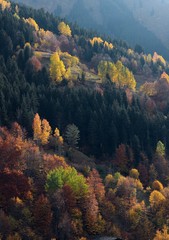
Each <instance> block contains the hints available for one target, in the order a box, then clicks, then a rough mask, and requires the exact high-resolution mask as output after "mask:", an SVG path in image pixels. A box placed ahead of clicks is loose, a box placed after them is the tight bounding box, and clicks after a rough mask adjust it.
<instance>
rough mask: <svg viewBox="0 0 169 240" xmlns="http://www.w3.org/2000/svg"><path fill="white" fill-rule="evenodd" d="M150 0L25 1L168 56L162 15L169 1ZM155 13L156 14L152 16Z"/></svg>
mask: <svg viewBox="0 0 169 240" xmlns="http://www.w3.org/2000/svg"><path fill="white" fill-rule="evenodd" d="M149 2H150V1H142V0H137V1H134V2H133V1H126V0H125V1H123V0H121V1H118V0H92V1H84V0H80V1H79V0H71V1H67V0H62V1H60V0H57V1H53V0H50V1H38V0H36V1H31V0H29V1H26V2H25V1H23V3H24V4H29V5H30V6H34V7H36V8H41V7H43V8H44V9H46V10H48V11H50V12H53V13H55V14H56V15H57V16H61V17H66V18H67V19H68V20H70V21H73V22H75V21H76V22H77V23H78V24H79V25H80V26H82V27H86V28H93V29H95V30H97V31H99V32H101V33H104V34H107V35H109V36H111V37H113V38H114V37H115V38H117V39H122V40H126V41H127V42H128V43H129V44H130V45H132V46H135V44H140V45H142V46H143V47H144V49H145V51H146V52H151V53H152V52H154V51H158V52H159V53H160V54H162V55H163V56H164V57H166V58H168V56H169V54H168V47H169V46H168V45H167V44H166V43H167V39H168V35H167V34H168V30H167V26H166V27H165V24H167V21H163V18H162V16H167V14H165V13H164V11H163V10H164V9H165V12H167V9H168V8H167V7H168V5H167V4H165V3H166V2H164V1H163V3H162V4H158V0H156V1H155V2H154V1H153V2H151V3H149ZM144 9H145V11H144ZM151 12H152V13H151ZM159 12H160V13H161V14H160V17H159V15H158V13H159ZM149 13H150V16H149V15H148V14H149ZM151 14H154V15H153V16H152V18H151Z"/></svg>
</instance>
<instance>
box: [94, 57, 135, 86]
mask: <svg viewBox="0 0 169 240" xmlns="http://www.w3.org/2000/svg"><path fill="white" fill-rule="evenodd" d="M98 75H99V77H100V78H101V79H102V80H105V79H106V78H107V76H109V78H110V79H111V81H112V82H114V83H115V84H116V85H117V86H118V87H124V86H125V87H128V88H130V89H132V90H135V88H136V81H135V78H134V75H133V73H132V72H130V71H129V69H128V68H127V67H125V66H124V65H123V64H122V62H121V61H117V63H116V64H114V63H112V62H109V61H100V63H99V65H98Z"/></svg>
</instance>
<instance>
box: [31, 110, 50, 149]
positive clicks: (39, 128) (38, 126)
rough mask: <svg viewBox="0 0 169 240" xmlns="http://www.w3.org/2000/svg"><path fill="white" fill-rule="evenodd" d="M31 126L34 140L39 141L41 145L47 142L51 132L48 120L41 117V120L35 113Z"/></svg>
mask: <svg viewBox="0 0 169 240" xmlns="http://www.w3.org/2000/svg"><path fill="white" fill-rule="evenodd" d="M32 128H33V138H34V140H35V141H37V142H39V143H41V144H42V145H45V144H47V143H48V141H49V137H50V134H51V126H50V125H49V122H48V121H47V120H46V119H43V120H42V121H41V119H40V117H39V114H38V113H36V114H35V117H34V120H33V124H32Z"/></svg>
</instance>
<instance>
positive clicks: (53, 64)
mask: <svg viewBox="0 0 169 240" xmlns="http://www.w3.org/2000/svg"><path fill="white" fill-rule="evenodd" d="M49 71H50V76H51V78H52V80H53V81H56V82H61V81H62V80H63V77H64V75H65V73H66V69H65V65H64V63H63V61H62V60H60V56H59V54H58V53H57V52H55V53H54V54H52V55H51V57H50V68H49Z"/></svg>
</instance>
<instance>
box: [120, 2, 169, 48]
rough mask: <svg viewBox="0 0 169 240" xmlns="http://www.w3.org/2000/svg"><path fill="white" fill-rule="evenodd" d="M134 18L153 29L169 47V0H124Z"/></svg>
mask: <svg viewBox="0 0 169 240" xmlns="http://www.w3.org/2000/svg"><path fill="white" fill-rule="evenodd" d="M123 3H124V4H126V7H128V8H129V9H130V10H131V11H132V13H133V15H134V18H135V19H137V20H138V21H139V22H140V23H141V24H142V25H144V26H145V27H147V29H149V30H150V31H152V32H153V33H154V34H155V35H156V37H157V38H158V39H160V40H161V41H162V42H163V44H164V45H165V46H166V47H167V48H169V28H168V22H169V16H168V11H169V1H168V0H155V1H153V0H150V1H144V0H139V1H136V0H127V1H126V0H124V1H123Z"/></svg>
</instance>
